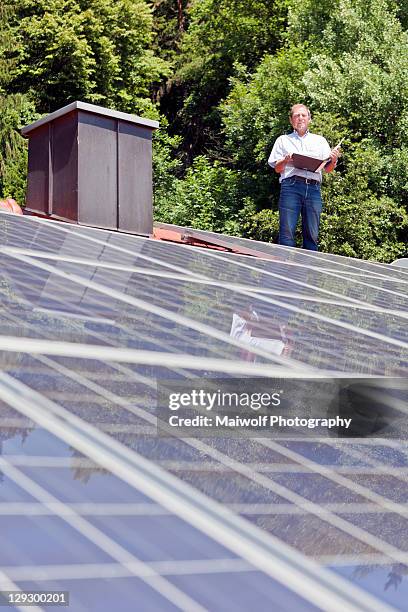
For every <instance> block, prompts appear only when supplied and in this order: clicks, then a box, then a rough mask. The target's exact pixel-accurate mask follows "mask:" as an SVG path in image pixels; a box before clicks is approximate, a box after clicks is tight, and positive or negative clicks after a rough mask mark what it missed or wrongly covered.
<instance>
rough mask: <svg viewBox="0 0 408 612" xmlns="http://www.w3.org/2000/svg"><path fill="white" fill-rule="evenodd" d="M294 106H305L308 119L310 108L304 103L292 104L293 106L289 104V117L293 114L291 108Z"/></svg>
mask: <svg viewBox="0 0 408 612" xmlns="http://www.w3.org/2000/svg"><path fill="white" fill-rule="evenodd" d="M295 106H303V108H305V109H306V110H307V114H308V115H309V119H310V117H311V116H312V115H311V112H310V109H309V108H308V107H307V106H306V104H300V103H299V104H294V105H293V106H291V108H290V111H289V117H292V116H293V109H294V108H295Z"/></svg>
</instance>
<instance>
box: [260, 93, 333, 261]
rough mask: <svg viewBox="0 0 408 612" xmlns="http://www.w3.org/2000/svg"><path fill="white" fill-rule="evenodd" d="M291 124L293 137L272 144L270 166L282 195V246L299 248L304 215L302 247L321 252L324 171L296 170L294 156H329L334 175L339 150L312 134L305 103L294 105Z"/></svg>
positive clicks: (321, 137)
mask: <svg viewBox="0 0 408 612" xmlns="http://www.w3.org/2000/svg"><path fill="white" fill-rule="evenodd" d="M289 121H290V123H291V125H292V127H293V132H292V133H291V134H285V135H283V136H279V138H278V139H277V140H276V142H275V144H274V145H273V149H272V152H271V154H270V156H269V160H268V163H269V165H270V166H272V168H274V169H275V172H277V173H278V174H280V175H281V176H280V179H279V180H280V183H281V193H280V198H279V244H284V245H286V246H296V243H295V231H296V225H297V222H298V220H299V215H301V216H302V236H303V248H304V249H308V250H310V251H317V250H318V242H317V241H318V235H319V224H320V213H321V210H322V198H321V194H320V184H321V181H322V173H321V172H310V171H308V170H301V169H299V168H295V166H294V165H293V163H292V154H293V153H300V154H301V155H308V156H310V157H315V158H319V159H326V158H329V157H330V161H329V162H328V163H327V164H326V166H325V168H324V171H325V172H331V171H332V170H334V168H335V167H336V163H337V159H338V157H339V155H340V149H339V148H338V147H335V148H334V149H332V150H330V146H329V143H328V142H327V140H326V139H325V138H323V136H318V135H317V134H311V133H310V132H309V129H308V128H309V123H310V121H311V116H310V111H309V109H308V108H307V106H305V105H304V104H295V105H294V106H292V108H291V109H290V113H289Z"/></svg>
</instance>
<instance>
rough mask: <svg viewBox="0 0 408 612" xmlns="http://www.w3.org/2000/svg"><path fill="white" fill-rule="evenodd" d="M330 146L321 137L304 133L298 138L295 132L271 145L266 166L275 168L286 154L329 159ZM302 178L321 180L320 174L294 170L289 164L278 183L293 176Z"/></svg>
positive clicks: (285, 135) (280, 137)
mask: <svg viewBox="0 0 408 612" xmlns="http://www.w3.org/2000/svg"><path fill="white" fill-rule="evenodd" d="M330 152H331V149H330V145H329V143H328V142H327V140H326V139H325V138H324V137H323V136H318V135H317V134H311V133H310V132H306V134H305V135H304V136H299V134H298V133H297V132H296V131H293V132H292V133H291V134H284V135H283V136H279V138H278V139H277V140H276V141H275V144H274V145H273V149H272V152H271V154H270V156H269V159H268V164H269V165H270V166H272V168H274V167H275V165H276V163H277V162H278V161H280V160H281V159H283V158H284V157H285V156H286V155H287V154H288V153H300V154H301V155H309V156H310V157H316V158H318V159H326V158H327V157H330ZM295 174H296V176H304V177H305V178H309V179H314V180H316V181H321V180H322V173H321V172H309V170H301V169H300V168H295V167H294V166H292V164H291V163H290V162H289V163H288V164H287V165H286V166H285V168H284V170H283V172H282V173H281V175H280V179H279V181H280V182H282V181H283V180H284V179H287V178H289V177H291V176H293V175H295Z"/></svg>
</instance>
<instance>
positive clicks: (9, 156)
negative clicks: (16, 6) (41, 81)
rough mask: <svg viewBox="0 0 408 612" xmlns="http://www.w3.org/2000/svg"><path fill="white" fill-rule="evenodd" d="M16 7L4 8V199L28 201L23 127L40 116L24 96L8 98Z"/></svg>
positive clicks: (0, 81)
mask: <svg viewBox="0 0 408 612" xmlns="http://www.w3.org/2000/svg"><path fill="white" fill-rule="evenodd" d="M11 11H12V7H11V5H10V4H7V3H5V4H3V5H1V7H0V197H14V198H15V199H16V200H17V201H18V202H20V204H23V203H24V199H25V187H26V186H25V182H26V171H27V170H26V168H27V145H26V142H25V140H24V139H23V138H22V136H21V135H20V129H21V127H22V126H23V125H24V124H26V123H30V122H31V121H33V120H34V119H35V118H36V117H37V115H36V113H35V109H34V105H33V104H32V102H31V101H30V100H29V98H28V97H27V96H25V95H22V94H14V95H7V94H6V91H7V87H8V85H9V80H10V71H11V69H12V67H13V61H12V60H11V59H10V58H9V57H8V56H9V54H10V49H11V48H12V36H11V32H10V30H9V28H8V20H9V18H10V14H11Z"/></svg>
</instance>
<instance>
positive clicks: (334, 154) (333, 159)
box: [324, 146, 341, 172]
mask: <svg viewBox="0 0 408 612" xmlns="http://www.w3.org/2000/svg"><path fill="white" fill-rule="evenodd" d="M340 155H341V149H340V147H338V146H337V147H334V149H332V150H331V151H330V161H329V162H327V164H326V165H325V167H324V171H325V172H333V170H334V169H335V167H336V166H337V160H338V159H339V157H340Z"/></svg>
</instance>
